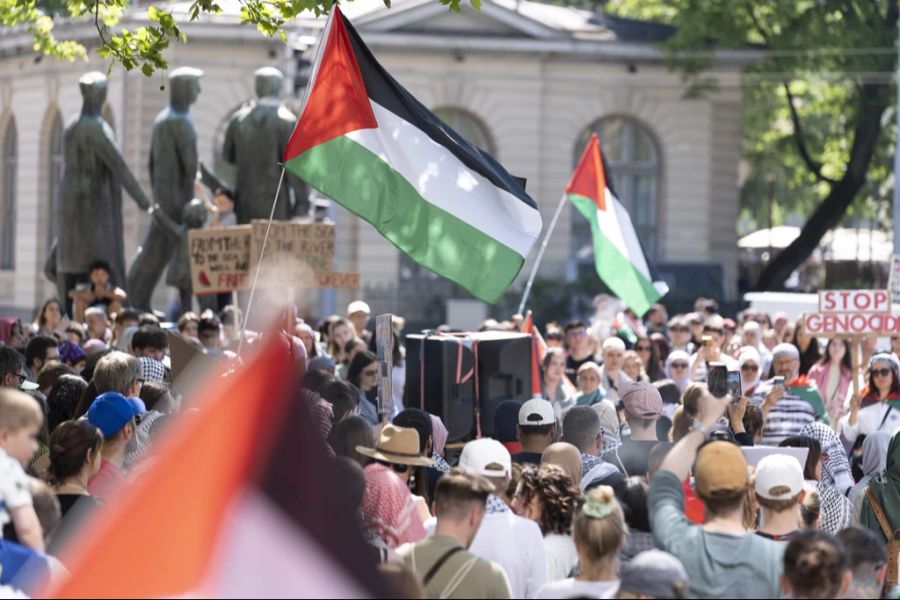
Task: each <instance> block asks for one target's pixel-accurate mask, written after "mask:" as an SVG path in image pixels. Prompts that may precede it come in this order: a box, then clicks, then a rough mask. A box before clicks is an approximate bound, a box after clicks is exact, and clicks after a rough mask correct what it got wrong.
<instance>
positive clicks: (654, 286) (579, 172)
mask: <svg viewBox="0 0 900 600" xmlns="http://www.w3.org/2000/svg"><path fill="white" fill-rule="evenodd" d="M566 195H567V196H568V198H569V200H571V201H572V203H573V204H574V205H575V207H576V208H577V209H578V212H580V213H581V214H582V215H584V218H585V219H587V220H588V221H589V222H590V224H591V234H592V236H593V239H594V265H595V267H596V269H597V275H599V276H600V279H601V280H603V283H605V284H606V286H607V287H608V288H609V289H610V291H611V292H612V293H613V294H615V295H616V296H617V297H618V298H620V299H621V300H622V301H623V302H625V303H626V304H627V305H628V306H629V308H631V309H632V310H633V311H634V312H636V313H637V314H638V315H643V314H644V313H646V312H647V311H648V310H649V309H650V307H651V306H652V305H653V303H654V302H656V301H657V300H659V299H660V298H661V297H662V296H664V295H665V294H666V293H667V292H668V291H669V288H668V286H667V285H666V284H665V283H664V282H662V281H654V278H653V277H652V274H651V271H650V265H649V263H648V261H647V257H646V256H645V255H644V250H643V248H642V247H641V243H640V241H639V240H638V236H637V234H636V233H635V231H634V225H632V224H631V217H629V216H628V211H626V210H625V207H624V206H622V203H621V202H619V199H618V198H617V197H616V194H615V193H614V192H613V189H612V185H611V184H610V182H609V180H608V179H607V177H606V169H605V168H604V165H603V155H602V154H601V152H600V140H598V139H597V134H596V133H595V134H592V135H591V139H590V141H589V142H588V145H587V147H586V148H585V149H584V154H582V155H581V159H580V160H579V161H578V166H577V167H575V173H573V174H572V179H571V181H569V185H567V186H566Z"/></svg>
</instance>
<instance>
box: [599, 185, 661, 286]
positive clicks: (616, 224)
mask: <svg viewBox="0 0 900 600" xmlns="http://www.w3.org/2000/svg"><path fill="white" fill-rule="evenodd" d="M597 224H598V225H599V226H600V234H601V235H603V236H606V238H607V239H608V240H609V241H610V242H612V243H613V245H615V247H616V248H617V249H618V250H619V252H621V253H622V256H624V257H625V258H627V259H628V260H629V261H630V262H631V264H632V265H634V268H635V270H637V272H638V273H640V274H641V275H643V276H644V278H645V279H646V280H647V281H650V268H649V267H648V266H647V257H645V256H644V252H643V250H641V244H640V242H639V241H638V237H637V233H635V231H634V225H632V223H631V217H630V216H628V211H627V210H625V207H624V206H622V203H621V202H619V199H618V198H616V197H615V196H614V195H613V193H612V192H611V191H610V190H609V188H606V210H598V211H597Z"/></svg>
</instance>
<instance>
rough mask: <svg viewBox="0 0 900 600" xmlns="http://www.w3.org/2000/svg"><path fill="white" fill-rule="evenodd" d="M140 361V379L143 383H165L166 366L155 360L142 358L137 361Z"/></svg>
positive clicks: (146, 357)
mask: <svg viewBox="0 0 900 600" xmlns="http://www.w3.org/2000/svg"><path fill="white" fill-rule="evenodd" d="M138 360H139V361H141V379H143V380H144V381H165V380H166V366H165V365H164V364H162V363H161V362H160V361H158V360H156V359H155V358H150V357H149V356H142V357H140V358H139V359H138Z"/></svg>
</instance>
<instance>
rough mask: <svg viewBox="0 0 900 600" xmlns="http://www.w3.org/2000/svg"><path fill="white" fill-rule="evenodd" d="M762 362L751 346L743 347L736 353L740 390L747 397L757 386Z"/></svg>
mask: <svg viewBox="0 0 900 600" xmlns="http://www.w3.org/2000/svg"><path fill="white" fill-rule="evenodd" d="M761 363H762V361H761V360H760V358H759V352H758V351H757V350H756V348H754V347H753V346H744V347H743V348H741V351H740V352H739V353H738V368H739V369H740V371H741V389H742V390H744V395H745V396H747V397H749V396H750V394H752V393H753V392H754V390H756V386H758V385H759V380H760V377H761V375H762V364H761Z"/></svg>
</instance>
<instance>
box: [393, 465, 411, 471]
mask: <svg viewBox="0 0 900 600" xmlns="http://www.w3.org/2000/svg"><path fill="white" fill-rule="evenodd" d="M391 467H392V468H393V469H394V472H395V473H406V472H407V471H409V465H398V464H396V463H394V464H392V465H391Z"/></svg>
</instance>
